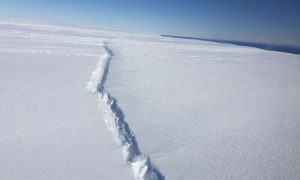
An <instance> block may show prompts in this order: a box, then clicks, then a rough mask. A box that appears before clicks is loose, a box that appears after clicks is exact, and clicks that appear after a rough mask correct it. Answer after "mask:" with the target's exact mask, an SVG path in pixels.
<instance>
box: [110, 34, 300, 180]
mask: <svg viewBox="0 0 300 180" xmlns="http://www.w3.org/2000/svg"><path fill="white" fill-rule="evenodd" d="M109 46H110V47H111V49H112V51H113V52H114V54H115V55H114V57H113V59H112V61H111V65H110V69H109V75H108V79H107V84H106V89H107V91H108V92H110V93H111V94H112V95H114V96H115V98H116V99H117V100H118V104H119V106H120V107H122V109H123V111H124V112H125V115H126V121H127V122H128V123H129V125H130V127H131V128H132V130H133V132H135V135H136V138H137V141H138V142H139V145H140V148H141V149H143V151H144V152H145V153H147V154H150V157H151V159H152V160H153V162H154V163H155V164H156V165H157V166H158V168H159V169H160V170H161V172H162V173H163V174H164V175H165V176H166V179H172V180H183V179H186V180H192V179H193V180H195V179H228V180H232V179H237V180H238V179H264V180H267V179H269V180H274V179H278V180H279V179H299V178H300V155H299V152H300V111H299V109H300V56H299V55H292V54H286V53H279V52H271V51H265V50H260V49H255V48H249V47H239V46H234V45H227V44H217V43H211V42H204V41H193V40H178V39H170V38H156V39H155V38H153V39H149V38H140V39H135V40H131V39H127V40H115V41H114V40H113V41H111V43H110V44H109Z"/></svg>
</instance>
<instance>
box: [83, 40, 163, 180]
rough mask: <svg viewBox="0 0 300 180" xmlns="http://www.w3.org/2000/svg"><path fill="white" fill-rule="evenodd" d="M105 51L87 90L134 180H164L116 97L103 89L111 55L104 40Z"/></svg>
mask: <svg viewBox="0 0 300 180" xmlns="http://www.w3.org/2000/svg"><path fill="white" fill-rule="evenodd" d="M99 46H101V47H102V48H104V50H105V53H104V54H103V55H102V56H101V57H100V59H99V62H98V64H97V67H96V69H95V70H94V72H93V73H92V76H91V79H90V81H89V82H88V83H87V89H88V90H89V91H90V92H93V93H96V94H97V95H98V100H99V107H100V109H101V110H102V111H103V114H104V120H105V124H106V126H107V128H108V129H109V131H110V132H111V133H112V135H113V137H114V139H115V141H116V142H117V143H118V145H120V146H121V149H122V153H123V157H124V158H125V160H126V162H127V163H128V164H129V165H130V167H131V169H132V170H133V174H134V177H135V178H136V179H137V180H164V179H165V177H164V176H163V175H162V174H161V173H160V172H159V170H158V169H157V168H156V167H155V166H154V165H153V164H152V163H151V160H150V157H149V156H148V155H146V154H144V153H142V152H141V150H140V149H139V147H138V143H137V141H136V138H135V136H134V134H133V132H132V131H131V129H130V127H129V125H128V123H127V122H126V121H125V115H124V113H123V111H122V110H121V108H120V107H119V106H118V104H117V100H116V99H115V98H113V97H112V96H111V95H110V94H109V93H108V92H106V91H105V90H104V83H105V80H106V77H107V74H108V70H109V64H110V61H111V59H112V57H113V53H112V51H111V49H110V48H109V47H108V46H107V43H106V42H103V43H101V44H99Z"/></svg>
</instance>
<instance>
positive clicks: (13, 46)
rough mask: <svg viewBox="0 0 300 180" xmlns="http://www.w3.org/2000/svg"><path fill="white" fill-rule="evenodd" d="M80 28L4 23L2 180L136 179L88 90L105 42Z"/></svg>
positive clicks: (0, 27)
mask: <svg viewBox="0 0 300 180" xmlns="http://www.w3.org/2000/svg"><path fill="white" fill-rule="evenodd" d="M73 31H74V30H69V29H68V30H62V29H57V28H55V29H53V28H51V27H48V26H43V27H36V26H33V25H31V26H20V25H9V26H8V25H6V24H0V83H1V87H0V169H1V170H0V179H1V180H19V179H22V180H46V179H47V180H49V179H53V180H54V179H65V180H67V179H74V180H99V179H126V180H127V179H128V180H129V179H132V174H131V172H130V170H129V168H127V166H126V164H125V163H124V161H123V158H122V155H121V153H120V150H119V147H118V146H117V145H116V144H115V143H114V141H113V140H112V138H111V134H110V133H109V132H108V131H107V128H106V127H105V125H104V123H103V115H102V113H101V111H99V109H98V108H97V106H98V103H97V101H96V97H95V96H94V95H93V94H90V93H87V91H86V83H87V82H88V81H89V79H90V75H91V72H92V71H93V70H94V68H95V65H96V64H97V62H98V56H99V55H101V54H102V53H104V52H103V50H102V49H101V48H99V47H98V46H97V43H98V42H101V40H99V39H95V38H92V33H91V32H82V31H83V30H78V33H77V34H75V35H74V33H73ZM116 172H117V173H116Z"/></svg>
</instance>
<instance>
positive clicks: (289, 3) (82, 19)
mask: <svg viewBox="0 0 300 180" xmlns="http://www.w3.org/2000/svg"><path fill="white" fill-rule="evenodd" d="M0 17H1V18H12V19H28V20H39V21H51V22H58V23H69V24H77V25H90V26H98V27H108V28H120V29H125V30H129V31H137V32H146V33H157V34H174V35H183V36H194V37H201V38H214V39H225V40H241V41H250V42H263V43H271V44H282V45H294V46H300V1H299V0H282V1H276V0H251V1H243V0H227V1H224V0H181V1H179V0H51V1H50V0H0Z"/></svg>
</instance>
